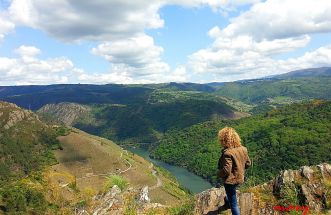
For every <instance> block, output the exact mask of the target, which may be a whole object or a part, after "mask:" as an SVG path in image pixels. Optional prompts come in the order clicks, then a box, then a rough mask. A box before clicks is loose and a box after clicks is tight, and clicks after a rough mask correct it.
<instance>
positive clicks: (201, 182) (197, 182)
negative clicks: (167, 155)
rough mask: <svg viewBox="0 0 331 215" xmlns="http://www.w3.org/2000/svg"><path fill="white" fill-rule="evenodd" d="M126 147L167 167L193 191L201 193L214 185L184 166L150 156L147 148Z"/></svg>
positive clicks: (158, 164) (181, 182)
mask: <svg viewBox="0 0 331 215" xmlns="http://www.w3.org/2000/svg"><path fill="white" fill-rule="evenodd" d="M126 149H127V150H129V151H131V152H133V153H135V154H137V155H139V156H141V157H143V158H145V159H146V160H148V161H150V162H152V163H153V164H155V165H157V166H160V167H163V168H165V169H167V170H168V171H169V172H171V173H172V174H173V175H174V176H175V177H176V178H177V180H178V182H179V183H180V184H181V185H182V186H184V187H186V188H187V189H189V190H190V191H191V192H192V193H200V192H202V191H204V190H206V189H209V188H211V187H212V185H211V184H210V183H209V182H208V181H206V180H205V179H203V178H201V177H200V176H197V175H195V174H194V173H191V172H189V171H187V170H186V169H185V168H183V167H178V166H173V165H170V164H167V163H165V162H163V161H160V160H155V159H152V158H150V157H149V152H148V151H147V150H146V149H143V148H133V147H126Z"/></svg>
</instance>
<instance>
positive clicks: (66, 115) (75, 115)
mask: <svg viewBox="0 0 331 215" xmlns="http://www.w3.org/2000/svg"><path fill="white" fill-rule="evenodd" d="M90 111H91V108H89V107H88V106H85V105H81V104H76V103H68V102H63V103H58V104H47V105H45V106H43V107H42V108H40V109H39V110H38V111H37V113H38V114H49V115H51V116H53V117H55V118H56V119H58V120H59V121H60V122H61V123H63V124H65V125H67V126H71V125H73V124H74V123H75V121H76V120H77V119H79V118H80V117H82V116H83V115H85V114H88V113H89V112H90Z"/></svg>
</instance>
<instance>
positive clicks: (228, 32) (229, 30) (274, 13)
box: [187, 0, 331, 81]
mask: <svg viewBox="0 0 331 215" xmlns="http://www.w3.org/2000/svg"><path fill="white" fill-rule="evenodd" d="M321 32H331V1H324V0H302V1H300V2H299V3H298V2H297V1H286V0H267V1H265V2H261V3H257V4H255V5H253V6H252V7H251V8H250V9H249V10H248V11H246V12H244V13H242V14H240V15H239V16H238V17H236V18H234V19H232V20H230V24H229V25H228V26H226V27H225V28H224V29H220V28H219V27H218V26H215V27H214V28H212V29H211V30H210V31H209V32H208V35H209V36H210V37H211V38H213V39H214V42H213V43H212V44H211V45H210V46H209V47H207V48H205V49H201V50H199V51H197V52H195V53H193V54H191V55H190V56H189V61H188V63H187V68H188V70H190V71H193V72H194V73H195V74H200V75H202V74H211V75H212V76H213V77H214V78H215V80H217V81H232V80H237V79H247V78H257V77H263V76H268V75H273V74H277V73H283V72H288V71H291V70H293V69H299V68H307V67H318V66H330V65H331V61H330V57H329V56H328V54H329V55H330V54H331V53H330V46H326V47H322V48H320V49H318V50H315V51H312V52H309V53H306V54H305V55H304V56H302V57H298V58H291V59H287V60H277V59H275V56H277V55H279V54H284V53H288V52H291V51H294V50H297V49H299V48H303V47H306V46H307V45H308V44H309V42H310V40H311V36H310V35H311V34H313V33H321Z"/></svg>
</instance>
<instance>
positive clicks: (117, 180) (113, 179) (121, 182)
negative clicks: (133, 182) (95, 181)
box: [104, 175, 129, 191]
mask: <svg viewBox="0 0 331 215" xmlns="http://www.w3.org/2000/svg"><path fill="white" fill-rule="evenodd" d="M114 185H117V186H118V187H119V188H120V189H121V191H123V190H125V189H126V188H127V187H128V186H129V182H128V181H127V180H126V179H125V178H123V177H122V176H120V175H111V176H108V177H107V180H106V182H105V184H104V189H105V190H109V189H110V188H112V187H113V186H114Z"/></svg>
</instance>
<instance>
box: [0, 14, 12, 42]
mask: <svg viewBox="0 0 331 215" xmlns="http://www.w3.org/2000/svg"><path fill="white" fill-rule="evenodd" d="M14 28H15V24H14V23H13V22H11V21H10V20H9V17H8V14H7V12H4V11H0V42H1V40H2V39H3V38H4V37H5V35H6V34H8V33H9V32H11V31H12V30H13V29H14Z"/></svg>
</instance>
